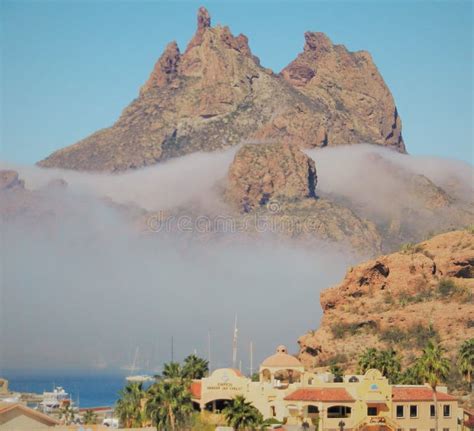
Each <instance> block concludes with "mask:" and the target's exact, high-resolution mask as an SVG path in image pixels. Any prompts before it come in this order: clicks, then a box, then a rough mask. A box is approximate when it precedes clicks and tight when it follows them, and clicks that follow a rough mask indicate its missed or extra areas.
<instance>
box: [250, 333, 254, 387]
mask: <svg viewBox="0 0 474 431" xmlns="http://www.w3.org/2000/svg"><path fill="white" fill-rule="evenodd" d="M252 376H253V342H252V341H251V342H250V378H252Z"/></svg>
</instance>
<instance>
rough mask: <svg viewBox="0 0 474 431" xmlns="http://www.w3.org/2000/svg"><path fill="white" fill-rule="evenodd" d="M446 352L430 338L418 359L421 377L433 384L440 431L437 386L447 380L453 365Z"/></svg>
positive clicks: (436, 425) (436, 420) (436, 427)
mask: <svg viewBox="0 0 474 431" xmlns="http://www.w3.org/2000/svg"><path fill="white" fill-rule="evenodd" d="M445 353H446V349H444V348H443V347H442V346H441V345H439V344H438V343H436V342H434V341H433V340H429V341H428V344H427V345H426V347H425V348H424V349H423V354H422V355H421V357H420V358H418V361H417V362H418V367H419V372H420V377H421V378H422V379H423V381H424V382H425V383H428V384H429V385H430V386H431V390H432V391H433V401H434V405H435V430H436V431H438V398H437V393H436V387H437V386H438V384H439V383H440V382H442V381H444V380H446V377H447V376H448V373H449V369H450V367H451V364H450V362H449V359H448V358H446V357H445V356H444V354H445Z"/></svg>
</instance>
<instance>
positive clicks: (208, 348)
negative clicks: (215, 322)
mask: <svg viewBox="0 0 474 431" xmlns="http://www.w3.org/2000/svg"><path fill="white" fill-rule="evenodd" d="M207 362H208V367H209V375H211V370H212V368H211V331H210V330H209V331H207Z"/></svg>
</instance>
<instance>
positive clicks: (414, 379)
mask: <svg viewBox="0 0 474 431" xmlns="http://www.w3.org/2000/svg"><path fill="white" fill-rule="evenodd" d="M397 383H398V384H401V385H422V384H423V377H422V376H420V367H419V363H418V362H415V363H414V364H413V365H412V366H411V367H408V368H407V369H405V371H404V372H403V373H400V374H399V377H398V379H397Z"/></svg>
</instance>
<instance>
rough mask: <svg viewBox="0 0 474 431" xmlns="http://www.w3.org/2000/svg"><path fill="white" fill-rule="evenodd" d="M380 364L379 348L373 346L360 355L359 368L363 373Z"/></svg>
mask: <svg viewBox="0 0 474 431" xmlns="http://www.w3.org/2000/svg"><path fill="white" fill-rule="evenodd" d="M378 366H379V355H378V351H377V349H374V348H373V347H371V348H369V349H367V350H365V351H364V352H363V353H362V354H361V355H360V356H359V369H360V372H361V373H365V372H366V371H367V370H370V369H371V368H378Z"/></svg>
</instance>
